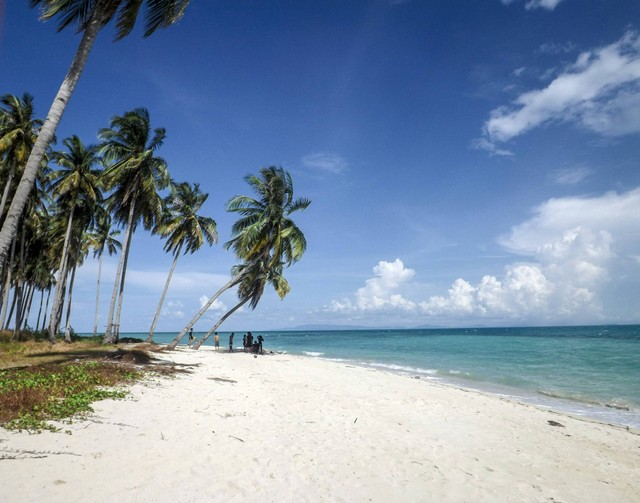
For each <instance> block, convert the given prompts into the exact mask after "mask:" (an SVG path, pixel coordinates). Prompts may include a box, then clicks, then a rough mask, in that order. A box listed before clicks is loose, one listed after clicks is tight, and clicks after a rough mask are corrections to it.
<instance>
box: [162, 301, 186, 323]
mask: <svg viewBox="0 0 640 503" xmlns="http://www.w3.org/2000/svg"><path fill="white" fill-rule="evenodd" d="M183 308H184V304H183V303H182V302H180V301H179V300H168V301H167V302H166V303H165V305H164V307H163V308H162V316H163V317H165V318H173V319H177V320H181V319H183V318H184V311H183Z"/></svg>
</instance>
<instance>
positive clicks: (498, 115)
mask: <svg viewBox="0 0 640 503" xmlns="http://www.w3.org/2000/svg"><path fill="white" fill-rule="evenodd" d="M562 122H571V123H575V124H577V125H579V126H581V127H583V128H586V129H588V130H590V131H593V132H595V133H598V134H600V135H604V136H619V135H625V134H630V133H638V132H640V38H639V36H638V33H637V32H635V31H629V32H627V33H625V35H624V36H623V37H622V38H620V40H618V41H616V42H614V43H613V44H610V45H607V46H605V47H601V48H598V49H595V50H592V51H588V52H584V53H582V54H580V55H579V56H578V58H577V59H576V61H575V62H574V63H573V64H572V65H570V66H568V67H567V68H565V69H564V70H563V71H561V72H560V73H559V74H558V75H557V76H556V77H555V78H554V79H553V80H552V81H551V82H550V83H549V85H548V86H547V87H545V88H543V89H536V90H533V91H528V92H525V93H523V94H521V95H520V96H518V97H517V98H516V99H515V100H514V101H513V103H512V104H511V105H508V106H502V107H499V108H497V109H495V110H493V112H491V117H490V118H489V120H488V121H487V122H486V123H485V124H484V127H483V131H484V136H483V138H484V139H485V140H486V142H487V144H489V145H495V144H496V143H498V142H506V141H509V140H511V139H513V138H515V137H517V136H519V135H522V134H524V133H526V132H528V131H530V130H532V129H534V128H537V127H541V126H545V125H548V124H553V123H562ZM480 148H482V147H480ZM485 150H488V149H487V148H485Z"/></svg>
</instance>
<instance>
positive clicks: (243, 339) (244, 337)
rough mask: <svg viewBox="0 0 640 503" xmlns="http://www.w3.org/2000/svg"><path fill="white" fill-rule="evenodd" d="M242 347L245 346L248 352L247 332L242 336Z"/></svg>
mask: <svg viewBox="0 0 640 503" xmlns="http://www.w3.org/2000/svg"><path fill="white" fill-rule="evenodd" d="M242 347H243V348H244V352H245V353H246V352H247V334H244V335H243V336H242Z"/></svg>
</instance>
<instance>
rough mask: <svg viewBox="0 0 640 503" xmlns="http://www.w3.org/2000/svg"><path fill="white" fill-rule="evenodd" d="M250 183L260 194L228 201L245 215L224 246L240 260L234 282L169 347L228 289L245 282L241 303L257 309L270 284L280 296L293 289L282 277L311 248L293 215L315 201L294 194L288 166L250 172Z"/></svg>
mask: <svg viewBox="0 0 640 503" xmlns="http://www.w3.org/2000/svg"><path fill="white" fill-rule="evenodd" d="M245 181H246V182H247V183H248V184H249V186H250V187H251V188H252V189H253V191H254V192H255V194H256V196H257V197H256V198H254V197H250V196H242V195H238V196H235V197H233V198H231V200H229V202H228V203H227V211H230V212H233V213H239V214H240V215H241V217H240V219H239V220H238V221H237V222H236V223H235V224H234V225H233V227H232V229H231V232H232V238H231V240H230V241H228V242H227V243H226V244H225V248H226V249H229V248H232V249H233V251H234V252H235V254H236V257H238V259H239V260H240V262H241V263H240V265H238V266H236V267H235V268H234V269H233V270H232V277H231V280H230V281H229V282H228V283H227V284H226V285H224V286H223V287H222V288H221V289H220V290H218V292H216V293H215V294H214V295H213V297H211V298H210V299H209V301H208V302H207V303H206V304H205V305H204V306H202V308H201V309H200V311H198V313H197V314H196V316H195V317H194V318H193V319H192V320H191V321H190V322H189V323H188V324H187V326H186V327H185V328H184V329H183V330H182V332H180V333H179V334H178V335H177V336H176V337H175V339H174V340H173V341H172V342H171V343H170V344H169V346H168V348H169V349H173V348H175V347H176V346H177V344H178V342H180V339H181V338H182V337H183V336H184V334H185V333H187V331H189V329H190V328H191V327H193V325H194V324H195V322H196V321H198V319H200V317H201V316H202V315H203V314H204V313H205V312H206V310H207V309H209V307H210V306H211V304H213V302H214V301H215V300H216V299H217V298H218V297H219V296H220V295H221V294H222V293H223V292H225V291H226V290H228V289H229V288H233V287H235V286H236V285H240V288H239V289H238V294H239V297H240V301H241V302H242V301H243V300H245V299H246V300H245V303H246V302H248V301H249V300H251V301H252V305H253V307H255V306H256V305H257V303H258V301H259V299H260V295H262V291H263V290H264V285H265V284H266V283H267V282H271V283H272V284H273V285H274V286H276V291H277V292H278V294H279V295H280V298H283V297H284V295H286V294H287V292H288V291H289V290H288V285H287V284H286V282H283V281H282V280H284V278H282V271H283V269H284V268H285V267H289V266H290V265H292V264H293V263H294V262H297V261H298V260H300V258H301V257H302V255H303V254H304V251H305V250H306V248H307V241H306V239H305V237H304V234H303V233H302V231H301V230H300V229H299V228H298V227H297V225H296V224H295V223H294V222H293V220H291V218H289V216H290V215H291V214H292V213H294V212H296V211H301V210H304V209H306V208H307V207H308V206H309V204H311V201H309V200H308V199H305V198H298V199H294V198H293V179H292V178H291V175H290V174H289V172H287V171H285V170H284V169H283V168H278V167H275V166H271V167H268V168H262V169H260V176H255V175H248V176H246V177H245ZM278 278H282V279H278ZM238 308H239V307H236V309H238Z"/></svg>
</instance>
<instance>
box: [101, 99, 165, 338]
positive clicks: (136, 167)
mask: <svg viewBox="0 0 640 503" xmlns="http://www.w3.org/2000/svg"><path fill="white" fill-rule="evenodd" d="M99 136H100V139H101V140H102V142H103V143H102V146H101V151H102V153H103V154H104V156H105V160H106V161H107V162H111V163H112V164H111V165H110V166H109V167H108V168H107V169H106V171H105V174H104V180H105V185H106V187H107V189H109V190H111V189H113V192H112V193H111V195H110V196H109V199H108V207H109V210H110V211H111V213H112V215H113V218H114V220H115V221H116V222H117V223H119V224H123V225H124V226H125V231H124V241H123V243H122V250H123V252H122V254H121V255H120V261H119V263H118V270H117V272H116V280H115V283H114V287H113V295H112V297H111V304H110V306H109V317H108V319H107V328H106V331H105V334H104V342H105V343H108V344H112V343H114V342H116V341H117V339H118V333H119V329H120V313H121V312H122V299H123V293H124V284H125V276H126V272H127V259H128V257H129V250H130V248H131V237H132V235H133V232H134V231H135V229H136V227H137V226H138V224H139V223H140V222H142V224H143V226H144V228H145V229H147V230H151V229H153V228H155V227H156V226H157V224H158V222H159V221H160V218H161V216H162V211H163V199H162V197H161V196H160V194H159V193H158V192H159V191H160V190H162V189H164V188H166V187H167V186H168V185H169V181H170V178H169V171H168V169H167V163H166V162H165V160H164V159H162V158H161V157H156V156H155V155H154V154H155V152H156V150H158V149H159V148H160V147H161V146H162V143H163V142H164V138H165V136H166V131H165V129H164V128H157V129H155V130H153V131H151V124H150V120H149V112H147V110H146V109H144V108H137V109H135V110H133V111H131V112H126V113H125V114H124V115H122V116H115V117H113V118H112V119H111V127H110V128H106V129H102V130H101V131H100V133H99ZM116 302H117V312H116V311H115V308H116Z"/></svg>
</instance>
